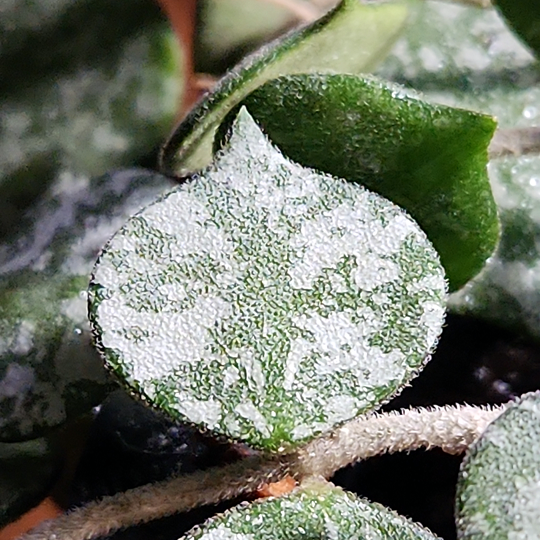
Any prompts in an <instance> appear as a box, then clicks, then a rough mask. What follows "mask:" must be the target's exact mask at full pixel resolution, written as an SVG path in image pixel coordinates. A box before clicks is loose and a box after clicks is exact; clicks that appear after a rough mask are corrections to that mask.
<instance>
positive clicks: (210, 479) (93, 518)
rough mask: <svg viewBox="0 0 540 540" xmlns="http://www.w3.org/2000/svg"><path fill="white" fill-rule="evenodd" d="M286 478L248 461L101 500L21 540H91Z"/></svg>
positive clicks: (268, 462) (275, 463)
mask: <svg viewBox="0 0 540 540" xmlns="http://www.w3.org/2000/svg"><path fill="white" fill-rule="evenodd" d="M286 476H287V466H286V464H285V462H284V461H279V460H276V459H270V458H266V459H265V458H262V457H256V458H247V459H244V460H241V461H238V462H235V463H232V464H230V465H226V466H224V467H214V468H211V469H208V470H206V471H200V472H196V473H193V474H189V475H185V476H178V477H175V478H171V479H168V480H165V481H163V482H158V483H156V484H148V485H145V486H141V487H138V488H134V489H130V490H129V491H126V492H124V493H119V494H117V495H113V496H111V497H105V498H103V499H101V500H100V501H97V502H93V503H90V504H88V505H86V506H84V507H82V508H77V509H75V510H73V511H71V512H69V513H67V514H65V515H63V516H61V517H59V518H57V519H54V520H51V521H46V522H44V523H43V524H41V525H40V526H38V527H36V528H35V529H33V530H31V531H30V532H29V533H27V534H25V535H23V536H22V537H20V540H89V539H91V538H96V537H99V536H105V535H107V534H110V533H111V532H112V531H115V530H118V529H122V528H125V527H130V526H133V525H137V524H140V523H146V522H148V521H152V520H154V519H158V518H161V517H165V516H168V515H171V514H174V513H178V512H185V511H188V510H191V509H193V508H196V507H198V506H202V505H205V504H213V503H218V502H220V501H223V500H228V499H232V498H235V497H239V496H241V495H245V494H248V493H251V492H253V491H255V490H256V489H258V488H260V487H261V486H263V485H264V484H268V483H271V482H276V481H279V480H281V479H283V478H284V477H286Z"/></svg>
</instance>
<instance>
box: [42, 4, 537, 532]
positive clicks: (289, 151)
mask: <svg viewBox="0 0 540 540" xmlns="http://www.w3.org/2000/svg"><path fill="white" fill-rule="evenodd" d="M356 9H358V7H357V4H356V3H353V2H344V3H343V4H342V5H341V6H340V8H338V10H336V11H335V12H334V13H333V14H332V15H330V16H328V17H327V18H326V19H325V20H324V21H323V22H320V23H317V31H316V32H313V35H311V34H310V33H309V31H306V32H304V34H303V35H302V40H299V39H298V37H297V35H295V36H296V37H293V38H289V42H288V43H287V42H286V41H285V43H287V47H285V48H283V49H281V51H280V54H281V56H280V55H275V56H277V57H278V58H281V59H283V58H287V54H292V55H293V56H292V59H289V64H287V63H285V65H284V66H281V68H280V69H279V70H278V69H277V68H276V71H278V72H279V74H280V75H282V74H283V73H287V65H289V66H291V65H292V66H296V65H298V64H297V62H298V58H295V57H294V52H295V47H296V46H297V45H298V43H301V44H302V46H305V44H306V43H308V44H309V43H310V40H312V43H313V42H315V44H317V39H320V36H321V35H322V36H323V37H324V36H325V31H327V32H328V31H329V28H330V29H332V28H333V29H334V30H336V28H339V24H338V23H339V21H340V17H342V19H341V20H342V21H347V22H348V23H350V21H351V20H352V19H351V17H352V15H353V14H355V10H356ZM358 13H360V11H359V12H358ZM336 21H337V22H336ZM333 25H334V26H333ZM295 40H296V41H295ZM281 44H282V45H283V42H282V43H281ZM291 51H292V52H291ZM274 52H275V51H274ZM262 58H263V60H264V58H265V57H264V55H263V56H262ZM300 58H301V57H300ZM257 61H259V62H260V63H259V64H258V65H257ZM250 62H251V63H250ZM254 65H255V66H256V67H257V69H253V70H252V71H251V72H249V69H251V68H252V67H253V66H254ZM268 65H271V64H268ZM360 66H361V63H360ZM265 67H267V64H266V63H265V61H262V60H261V57H259V58H258V59H257V58H256V57H255V59H253V58H252V59H250V60H249V61H248V62H247V63H246V64H244V68H243V69H244V70H242V69H239V70H238V71H237V72H236V73H235V74H233V75H231V76H229V77H228V78H226V79H225V81H224V82H223V83H222V86H221V87H218V88H217V90H216V91H215V93H214V94H212V96H210V98H209V99H208V100H207V101H205V102H203V103H202V104H201V106H199V107H198V108H196V109H195V111H194V112H193V113H192V115H191V116H190V117H188V119H187V120H186V122H185V123H184V124H182V126H181V127H180V129H179V131H178V132H177V133H176V135H175V136H174V137H173V138H172V139H171V142H170V143H169V144H168V145H167V146H166V148H165V152H164V164H165V167H169V168H170V167H171V166H172V167H174V170H175V171H177V172H181V173H183V174H185V173H186V172H188V171H190V170H193V169H198V168H199V167H200V166H202V165H206V162H205V161H204V160H205V159H207V158H208V156H210V155H211V153H212V152H211V146H212V144H211V141H212V139H213V138H214V132H215V130H216V128H218V125H219V124H220V123H221V122H222V121H223V120H224V123H223V124H222V125H223V127H222V129H220V130H219V131H218V136H217V138H216V139H215V141H216V142H215V145H214V146H215V150H216V152H215V156H214V158H213V159H214V161H213V163H212V165H210V166H209V168H206V169H204V170H203V172H200V173H199V174H198V175H195V176H192V177H190V178H189V179H188V180H187V181H186V182H185V183H184V184H183V185H182V186H181V187H179V188H178V189H176V190H174V191H172V192H170V193H167V194H166V195H165V196H164V197H163V198H161V199H159V200H158V201H156V202H155V203H153V204H152V205H150V206H148V207H146V208H145V209H143V210H142V211H141V212H140V213H139V214H137V215H136V216H134V217H133V218H132V219H130V221H129V222H128V223H127V224H126V225H125V226H124V227H123V228H122V229H121V230H120V231H119V232H118V233H117V234H116V235H115V237H114V238H113V239H112V240H111V241H110V242H109V243H108V244H107V245H106V246H105V248H104V250H103V253H102V255H101V257H100V259H99V261H98V263H97V265H96V268H95V271H94V273H93V277H92V282H91V286H90V319H91V322H92V326H93V332H94V336H95V342H96V345H97V347H98V349H99V350H100V352H101V353H102V355H103V356H104V357H105V359H106V362H107V364H108V366H109V368H110V369H111V370H112V371H113V372H114V373H115V374H116V375H117V377H118V378H119V379H120V380H122V381H123V382H124V384H125V385H126V386H127V387H128V388H129V389H130V391H131V392H132V393H133V394H134V395H136V396H138V397H139V398H142V399H143V400H144V401H146V402H148V403H149V404H150V405H151V406H153V407H155V408H157V409H159V410H162V411H165V412H167V413H168V414H169V415H172V416H173V417H175V418H178V419H181V420H183V421H188V422H190V423H193V424H196V425H198V426H200V427H201V429H205V430H211V431H212V432H214V433H216V434H218V435H221V436H224V437H226V438H228V439H232V440H239V441H243V442H247V443H248V444H250V445H251V446H253V447H254V448H256V449H257V450H258V451H257V453H256V454H255V455H254V456H252V457H251V458H249V459H245V460H243V461H240V462H238V463H235V464H233V465H231V466H228V467H224V468H221V469H218V470H210V471H207V472H205V473H197V474H195V475H192V476H190V477H181V478H175V479H173V480H171V481H168V482H166V483H164V484H163V485H156V486H154V487H152V488H146V489H144V490H141V491H133V492H131V493H127V494H125V495H121V496H119V497H117V498H112V499H110V500H107V501H104V503H101V504H95V505H90V506H89V507H87V508H85V509H82V510H79V511H76V512H74V513H73V514H71V515H68V516H67V517H65V518H61V519H60V520H59V521H58V522H56V523H54V524H52V525H51V526H50V527H49V528H47V527H45V528H44V529H42V530H41V531H37V532H36V533H35V537H41V536H46V537H49V536H50V535H51V534H54V535H55V537H56V538H62V537H66V538H67V537H69V538H72V537H74V535H75V534H76V535H80V537H91V536H95V535H99V534H103V533H106V532H108V531H110V530H111V529H112V528H116V527H119V526H125V525H128V524H130V523H135V522H139V521H144V520H148V519H152V518H154V517H157V516H161V515H166V514H169V513H171V512H175V511H181V510H185V509H189V508H192V507H194V506H196V505H198V504H204V503H209V502H215V501H219V500H223V499H224V498H228V497H234V496H237V495H240V494H245V493H248V492H251V491H253V490H254V489H257V488H258V487H260V486H261V485H263V484H266V483H269V482H275V481H279V480H282V479H284V478H292V479H293V480H294V481H295V482H297V483H298V484H299V485H298V487H297V488H296V489H295V490H294V491H293V492H292V493H291V494H290V495H287V496H285V497H280V498H277V499H272V500H267V501H262V502H258V503H255V504H251V505H247V506H243V507H239V508H237V509H234V510H232V511H231V512H230V513H228V514H225V515H223V516H221V517H218V518H215V519H214V520H211V521H210V522H208V523H207V524H206V525H205V526H203V527H202V528H200V529H197V530H195V531H193V532H192V533H190V536H191V537H197V538H199V537H207V538H208V537H209V538H218V537H219V538H222V537H233V538H236V537H238V538H245V537H248V538H257V537H262V536H263V535H268V534H272V535H273V536H277V537H283V538H285V537H291V536H293V537H298V538H303V537H305V536H306V535H313V536H315V537H321V538H326V537H328V538H333V537H336V536H337V537H342V538H350V537H351V536H354V535H359V536H372V535H379V536H380V537H383V538H384V537H392V538H393V537H396V538H400V537H402V538H433V535H432V534H431V533H430V532H429V531H426V530H425V529H422V528H421V527H419V526H417V525H415V524H412V523H410V522H408V521H406V520H405V519H404V518H401V517H399V516H396V515H395V514H393V513H392V512H390V511H389V510H387V509H384V508H382V507H380V506H378V505H374V504H372V503H369V502H367V501H361V500H358V499H356V498H355V497H353V496H352V495H349V494H346V493H344V492H343V491H341V490H339V489H337V488H335V487H333V486H331V485H330V484H328V483H327V482H325V479H328V478H329V477H330V476H331V475H332V473H333V472H335V470H337V469H338V468H340V467H342V466H344V465H346V464H348V463H351V462H354V461H356V460H358V459H364V458H367V457H370V456H372V455H377V454H380V453H382V452H385V451H397V450H410V449H414V448H418V447H430V446H440V447H442V448H443V449H445V450H446V451H449V452H462V451H464V450H466V449H467V448H468V447H469V446H470V445H471V444H472V442H473V441H475V440H476V439H477V438H478V437H479V436H480V435H481V434H482V433H484V432H485V434H484V435H483V437H482V438H481V439H480V442H479V443H478V444H477V445H476V446H474V447H472V450H471V451H470V452H469V457H468V458H467V461H466V465H465V467H464V469H463V472H462V476H461V480H460V486H461V487H460V493H459V495H458V509H459V514H458V524H459V527H460V530H461V532H462V535H463V536H466V537H479V538H480V537H483V538H485V537H501V538H502V537H509V536H511V535H513V536H514V537H520V536H522V537H524V538H527V537H534V536H531V535H534V534H535V532H534V531H535V530H536V531H537V528H538V515H537V511H536V508H537V505H536V504H535V502H536V501H537V499H538V495H537V491H538V488H537V484H538V482H537V475H538V473H537V471H538V470H539V467H538V465H539V464H538V456H537V455H536V453H535V452H534V451H532V452H531V451H530V449H531V448H534V440H535V437H537V432H538V427H537V426H538V405H537V402H538V398H537V397H536V396H534V395H533V396H528V397H525V398H523V400H522V401H521V402H519V403H517V404H514V405H512V406H511V407H510V408H509V409H508V411H507V412H505V413H504V414H503V415H502V416H501V417H500V419H499V420H498V421H496V422H494V423H493V424H492V425H491V426H490V427H489V428H488V429H487V430H485V429H486V425H487V424H488V423H489V422H490V421H492V420H494V419H495V418H497V417H499V415H500V414H501V410H484V409H478V408H474V407H466V406H464V407H454V408H442V409H439V410H431V411H426V410H411V411H405V412H403V413H402V414H395V413H394V414H382V413H379V414H377V413H376V412H375V411H376V410H377V409H378V408H379V407H380V406H381V405H382V404H383V403H384V402H385V401H387V400H388V399H389V398H390V397H391V396H392V395H393V394H395V393H396V392H398V391H399V390H400V389H401V388H403V386H404V385H405V384H407V382H408V381H409V380H410V379H411V377H412V376H414V375H415V374H416V373H417V372H418V371H419V370H420V369H421V368H422V366H423V365H424V363H425V361H426V360H427V359H428V358H429V355H430V353H431V352H432V351H433V349H434V346H435V344H436V341H437V336H438V334H439V333H440V330H441V327H442V323H443V318H444V317H443V313H444V308H445V303H446V288H447V285H446V281H447V282H448V284H449V286H450V288H451V289H452V290H454V289H457V288H458V287H459V286H461V285H463V284H464V283H466V282H467V281H468V280H469V279H470V278H471V277H473V276H474V275H475V273H476V272H477V271H478V270H479V269H480V268H481V267H482V265H483V264H484V261H485V259H486V257H488V256H489V254H491V252H492V250H493V248H494V246H495V243H496V240H497V223H496V213H495V209H494V204H493V199H492V197H491V191H490V189H489V185H488V183H487V177H486V173H485V165H486V159H487V155H486V148H487V145H488V143H489V140H490V137H491V135H492V133H493V130H494V127H495V125H494V122H493V120H492V119H491V118H489V117H486V116H482V115H478V114H474V113H468V112H466V111H459V110H452V109H448V108H444V107H436V106H432V105H428V104H427V103H425V102H423V101H420V100H418V99H416V98H412V97H408V96H407V95H406V94H405V93H404V91H403V89H401V88H399V87H396V86H391V85H390V86H389V85H386V84H384V83H381V82H379V81H376V80H373V79H365V78H358V77H356V76H352V75H323V74H320V73H319V69H323V68H324V66H323V67H322V68H318V67H317V66H314V68H313V71H315V72H316V73H314V74H311V75H302V74H298V75H294V76H286V77H281V78H279V79H275V80H270V82H268V84H266V85H264V86H262V87H260V89H258V90H257V91H256V92H255V93H253V94H251V95H249V96H247V94H248V93H249V90H251V89H253V87H254V86H258V84H260V83H261V82H264V81H263V80H259V81H258V83H257V84H256V83H255V82H254V81H253V73H255V74H256V75H259V74H260V73H261V72H264V69H263V68H265ZM303 67H305V66H303ZM359 69H360V70H361V69H363V68H362V67H359ZM276 71H274V72H271V75H272V76H274V75H276ZM263 79H264V77H263ZM321 97H322V98H323V99H322V100H321ZM243 98H246V99H245V100H244V99H243ZM241 102H243V104H244V106H245V107H246V108H241V109H238V108H236V105H238V104H239V103H241ZM302 105H305V110H302V109H301V107H302ZM362 107H364V108H362ZM292 110H294V111H295V112H296V113H297V116H293V117H291V111H292ZM315 111H316V113H317V114H314V112H315ZM337 113H339V114H337ZM227 114H229V116H227ZM253 117H255V119H256V120H255V121H254V120H253ZM290 118H292V119H293V120H294V121H293V122H291V123H292V124H296V128H295V126H294V125H293V126H288V125H287V120H288V119H290ZM332 118H333V119H334V125H332V122H331V121H332ZM261 126H262V127H263V130H264V132H265V133H267V134H268V135H269V136H270V138H271V140H272V141H273V143H275V144H276V145H278V146H279V147H280V148H281V151H280V150H278V149H277V148H276V147H275V146H274V145H273V144H272V143H271V142H270V141H269V139H268V138H267V137H266V136H265V135H264V134H263V132H262V131H261ZM340 128H341V131H340ZM349 135H350V137H349ZM208 141H210V145H208ZM316 141H322V142H319V144H320V146H319V147H317V145H316V144H315V142H316ZM333 141H335V145H336V146H335V147H331V150H332V151H329V150H330V149H329V146H328V145H330V144H331V143H332V142H333ZM336 147H342V148H343V150H341V154H340V153H339V151H337V150H336ZM419 151H420V153H419ZM357 152H361V153H360V156H361V159H360V160H354V159H350V157H351V156H356V155H357ZM336 155H337V156H338V157H336ZM193 156H197V159H199V160H201V161H193V162H192V161H190V159H192V158H193ZM201 156H202V157H201ZM205 156H206V157H205ZM343 156H349V159H348V160H345V159H342V158H343ZM290 158H294V160H295V161H297V162H299V163H302V165H300V164H299V163H295V162H294V161H292V160H291V159H290ZM316 160H319V161H318V162H316ZM306 165H307V166H308V167H306ZM362 186H368V187H369V188H371V189H372V190H374V191H376V192H377V193H378V194H375V193H374V192H372V191H367V190H366V189H365V188H364V187H362ZM390 201H392V202H390ZM400 207H402V208H404V209H405V210H406V211H407V212H408V213H407V212H405V211H404V210H402V209H401V208H400ZM411 216H412V218H411ZM413 218H414V219H413ZM416 222H418V223H416ZM479 223H480V224H481V226H480V227H479V225H478V224H479ZM418 224H420V225H421V227H420V226H419V225H418ZM472 227H474V228H475V234H474V235H472V234H471V228H472ZM441 263H442V264H441ZM445 275H446V277H445ZM495 471H496V472H497V473H498V474H495ZM501 471H502V472H501ZM509 478H510V479H511V481H509ZM503 484H504V485H503ZM107 516H108V517H107ZM314 516H316V517H314ZM74 531H77V532H76V533H75V532H74ZM295 535H296V536H295ZM497 535H498V536H497ZM527 535H528V536H527Z"/></svg>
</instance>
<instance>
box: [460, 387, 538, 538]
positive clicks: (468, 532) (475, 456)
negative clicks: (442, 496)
mask: <svg viewBox="0 0 540 540" xmlns="http://www.w3.org/2000/svg"><path fill="white" fill-rule="evenodd" d="M539 447H540V393H539V392H535V393H531V394H526V395H524V396H522V397H521V399H520V400H519V401H517V402H515V403H513V404H511V405H510V407H509V408H508V410H507V411H505V412H504V413H503V414H502V415H501V416H500V417H498V418H497V419H496V420H495V421H494V422H493V423H491V424H490V425H489V426H488V427H487V429H486V431H485V432H484V434H483V435H482V437H481V438H480V439H479V441H478V442H477V443H476V444H475V445H474V446H473V447H472V448H471V449H470V450H469V453H468V456H467V458H466V459H465V461H464V463H463V465H462V468H461V472H460V477H459V482H458V493H457V525H458V529H459V532H460V538H471V539H478V540H483V539H485V538H493V539H496V538H497V539H498V538H501V539H503V538H505V539H506V538H508V539H513V540H521V539H522V540H533V539H537V538H540V513H539V511H538V508H539V507H540V451H539Z"/></svg>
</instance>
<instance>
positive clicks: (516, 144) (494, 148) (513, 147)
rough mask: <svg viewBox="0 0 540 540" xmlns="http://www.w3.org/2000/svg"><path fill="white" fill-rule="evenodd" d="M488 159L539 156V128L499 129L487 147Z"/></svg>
mask: <svg viewBox="0 0 540 540" xmlns="http://www.w3.org/2000/svg"><path fill="white" fill-rule="evenodd" d="M488 152H489V158H490V159H493V158H497V157H502V156H521V155H524V154H540V127H529V128H516V129H499V130H497V131H496V132H495V135H494V136H493V139H492V140H491V143H490V145H489V150H488Z"/></svg>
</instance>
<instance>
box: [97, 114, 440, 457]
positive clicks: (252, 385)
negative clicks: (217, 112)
mask: <svg viewBox="0 0 540 540" xmlns="http://www.w3.org/2000/svg"><path fill="white" fill-rule="evenodd" d="M445 291H446V283H445V279H444V276H443V270H442V267H441V265H440V262H439V260H438V257H437V254H436V252H435V250H434V249H433V247H432V246H431V244H430V243H429V241H428V240H427V238H426V236H425V235H424V233H423V232H422V231H421V230H420V228H419V227H418V225H417V224H416V223H415V222H414V221H413V220H412V219H411V218H409V217H408V216H407V215H406V214H405V213H404V212H403V211H402V210H400V209H399V208H397V207H396V206H394V205H393V204H392V203H390V202H389V201H387V200H385V199H383V198H381V197H380V196H378V195H375V194H373V193H371V192H369V191H367V190H365V189H364V188H362V187H360V186H358V185H353V184H349V183H347V182H345V181H344V180H340V179H336V178H333V177H330V176H328V175H323V174H320V173H317V172H315V171H313V170H311V169H305V168H303V167H300V166H299V165H297V164H295V163H292V162H290V161H289V160H287V159H286V158H285V157H284V156H283V155H282V154H280V153H279V152H278V151H277V150H276V149H275V148H274V147H273V146H272V145H271V144H270V142H269V141H268V140H267V139H266V138H265V137H264V136H263V134H262V133H261V131H260V130H259V128H258V127H257V125H256V124H255V123H254V122H253V120H252V118H251V117H250V116H249V114H248V113H247V112H246V111H245V110H243V111H242V112H241V113H240V115H239V117H238V119H237V121H236V123H235V125H234V127H233V131H232V134H231V137H230V140H229V142H228V145H227V147H226V148H225V149H224V150H223V151H222V152H221V153H220V154H219V155H218V156H217V158H216V160H215V162H214V165H213V166H212V167H211V168H210V169H208V170H207V171H206V172H205V173H204V174H203V175H201V176H198V177H194V178H193V179H192V180H191V181H190V182H187V183H185V184H184V185H182V186H180V187H179V188H178V189H176V190H174V191H172V192H171V193H169V194H168V195H166V196H165V197H164V198H162V199H161V200H159V201H157V202H156V203H154V204H153V205H151V206H149V207H147V208H146V209H145V210H143V211H142V212H141V213H139V214H138V215H136V216H135V217H133V218H132V219H131V220H130V221H129V222H128V223H127V225H126V226H125V227H124V228H123V229H121V230H120V231H119V232H118V233H117V234H116V236H115V237H114V238H113V239H112V240H111V242H110V243H109V244H108V245H107V246H106V248H105V250H104V252H103V254H102V256H101V258H100V259H99V261H98V263H97V265H96V268H95V272H94V275H93V278H92V282H91V285H90V319H91V322H92V325H93V331H94V335H95V340H96V343H97V346H98V348H99V349H100V350H101V351H102V353H103V354H104V356H105V358H106V360H107V362H108V364H109V366H110V367H111V368H112V370H113V371H114V372H115V373H116V374H117V375H118V376H119V378H120V379H122V380H124V381H125V382H126V383H127V385H128V386H129V387H130V388H131V389H132V390H133V391H135V392H137V393H139V394H140V395H141V396H142V397H143V398H144V399H145V400H146V401H148V402H150V403H152V404H153V405H155V406H157V407H159V408H161V409H163V410H165V411H167V412H168V413H169V414H171V415H173V416H175V417H178V418H181V419H183V420H187V421H190V422H192V423H195V424H198V425H200V426H202V427H205V428H208V429H212V430H214V431H215V432H217V433H220V434H224V435H227V436H228V437H231V438H235V439H241V440H245V441H247V442H248V443H250V444H253V445H256V446H259V447H264V448H267V449H270V450H277V449H280V448H287V447H291V446H294V445H297V444H299V443H300V442H302V441H305V440H307V439H310V438H312V437H313V436H314V435H315V434H319V433H321V432H324V431H327V430H329V429H331V428H332V427H333V426H335V425H336V424H339V423H341V422H343V421H345V420H348V419H350V418H352V417H354V416H356V415H358V414H359V413H361V412H363V411H366V410H368V409H372V408H374V407H376V406H377V405H379V404H380V403H381V402H382V401H383V400H385V399H388V398H389V396H390V395H392V394H394V393H395V392H396V391H397V390H399V389H400V388H401V387H402V386H403V385H404V384H405V383H406V382H407V381H409V380H410V379H411V377H412V376H413V375H414V374H415V373H416V372H417V371H418V370H419V369H420V368H421V366H422V365H423V363H424V361H425V359H426V357H427V355H428V354H429V352H430V350H431V349H432V347H433V346H434V344H435V342H436V340H437V337H438V334H439V332H440V329H441V326H442V322H443V317H444V304H445V296H446V294H445Z"/></svg>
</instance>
